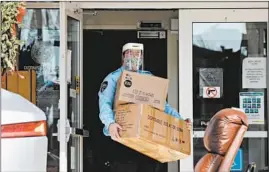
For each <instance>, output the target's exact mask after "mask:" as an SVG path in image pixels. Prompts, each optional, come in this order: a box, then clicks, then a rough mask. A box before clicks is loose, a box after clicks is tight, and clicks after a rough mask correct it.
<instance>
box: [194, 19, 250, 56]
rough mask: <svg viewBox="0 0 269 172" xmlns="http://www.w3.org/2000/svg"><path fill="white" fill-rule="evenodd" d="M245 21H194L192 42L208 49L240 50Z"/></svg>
mask: <svg viewBox="0 0 269 172" xmlns="http://www.w3.org/2000/svg"><path fill="white" fill-rule="evenodd" d="M243 34H246V23H194V24H193V44H194V45H196V46H198V47H203V48H207V49H210V50H215V51H221V46H224V47H225V49H233V52H236V51H238V50H240V47H241V42H242V39H243Z"/></svg>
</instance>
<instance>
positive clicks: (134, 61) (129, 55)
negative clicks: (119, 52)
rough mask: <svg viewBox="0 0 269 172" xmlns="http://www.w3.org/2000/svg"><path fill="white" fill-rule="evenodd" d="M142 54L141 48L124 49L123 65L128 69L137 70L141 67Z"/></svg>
mask: <svg viewBox="0 0 269 172" xmlns="http://www.w3.org/2000/svg"><path fill="white" fill-rule="evenodd" d="M142 63H143V56H142V51H141V50H126V51H125V52H124V54H123V66H124V67H125V69H128V70H130V71H137V70H139V69H140V68H141V66H142Z"/></svg>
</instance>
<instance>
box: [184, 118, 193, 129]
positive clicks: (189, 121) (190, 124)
mask: <svg viewBox="0 0 269 172" xmlns="http://www.w3.org/2000/svg"><path fill="white" fill-rule="evenodd" d="M184 121H185V122H186V123H187V128H188V129H189V130H191V128H192V122H191V119H190V118H187V119H185V120H184Z"/></svg>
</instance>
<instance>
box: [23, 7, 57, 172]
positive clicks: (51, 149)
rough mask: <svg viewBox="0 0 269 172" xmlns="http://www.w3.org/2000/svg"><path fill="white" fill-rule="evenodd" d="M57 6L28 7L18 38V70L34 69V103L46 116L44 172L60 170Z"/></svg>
mask: <svg viewBox="0 0 269 172" xmlns="http://www.w3.org/2000/svg"><path fill="white" fill-rule="evenodd" d="M59 19H60V13H59V10H58V9H27V12H26V16H25V17H24V19H23V28H22V29H21V31H20V39H21V40H23V41H24V44H23V46H22V48H21V51H20V57H19V70H34V71H35V72H36V80H35V79H32V84H33V85H32V86H33V88H35V87H36V91H34V92H35V94H36V104H37V106H38V107H39V108H41V109H42V110H43V111H44V112H45V113H46V115H47V125H48V133H47V137H48V159H47V160H48V162H47V171H48V172H55V171H59V168H58V167H59V142H58V141H57V136H53V133H55V134H56V133H57V120H58V119H59V115H60V109H59V106H58V104H59V98H60V92H59V33H60V30H59V27H60V23H59Z"/></svg>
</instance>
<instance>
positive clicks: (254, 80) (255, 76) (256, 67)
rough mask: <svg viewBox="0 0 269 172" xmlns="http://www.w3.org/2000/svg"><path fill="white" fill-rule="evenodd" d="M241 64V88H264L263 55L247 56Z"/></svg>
mask: <svg viewBox="0 0 269 172" xmlns="http://www.w3.org/2000/svg"><path fill="white" fill-rule="evenodd" d="M242 65H243V66H242V87H243V88H266V58H265V57H247V58H245V59H244V60H243V64H242Z"/></svg>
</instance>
